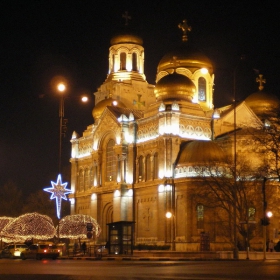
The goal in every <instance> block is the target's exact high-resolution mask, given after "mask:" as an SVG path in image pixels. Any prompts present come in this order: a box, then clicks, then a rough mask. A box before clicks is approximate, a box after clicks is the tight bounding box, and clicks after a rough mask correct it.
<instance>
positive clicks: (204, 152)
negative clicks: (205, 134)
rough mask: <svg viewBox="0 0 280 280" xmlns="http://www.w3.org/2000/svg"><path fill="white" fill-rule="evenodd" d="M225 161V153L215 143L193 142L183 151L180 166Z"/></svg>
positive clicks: (180, 156)
mask: <svg viewBox="0 0 280 280" xmlns="http://www.w3.org/2000/svg"><path fill="white" fill-rule="evenodd" d="M221 161H224V152H223V150H222V149H221V148H220V146H218V144H216V143H215V142H213V141H193V142H190V143H187V145H186V146H184V148H183V149H182V150H181V153H180V155H179V160H178V164H179V165H180V164H181V165H183V164H205V163H211V162H221Z"/></svg>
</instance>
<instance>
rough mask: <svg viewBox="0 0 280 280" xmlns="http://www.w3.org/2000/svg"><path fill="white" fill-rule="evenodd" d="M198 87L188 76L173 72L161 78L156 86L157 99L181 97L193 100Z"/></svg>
mask: <svg viewBox="0 0 280 280" xmlns="http://www.w3.org/2000/svg"><path fill="white" fill-rule="evenodd" d="M195 91H196V87H195V85H194V83H193V82H192V81H191V80H190V79H189V78H188V77H186V76H184V75H180V74H177V73H173V74H170V75H167V76H164V77H163V78H161V79H160V80H159V81H158V83H157V84H156V86H155V90H154V92H155V95H156V98H157V100H168V99H179V100H188V101H192V99H193V96H194V93H195Z"/></svg>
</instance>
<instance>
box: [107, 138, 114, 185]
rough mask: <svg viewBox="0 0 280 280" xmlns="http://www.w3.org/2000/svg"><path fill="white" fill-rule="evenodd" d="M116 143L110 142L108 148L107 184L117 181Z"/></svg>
mask: <svg viewBox="0 0 280 280" xmlns="http://www.w3.org/2000/svg"><path fill="white" fill-rule="evenodd" d="M114 146H115V141H114V140H112V139H111V140H110V141H109V142H108V144H107V147H106V182H110V181H113V180H116V156H115V153H114Z"/></svg>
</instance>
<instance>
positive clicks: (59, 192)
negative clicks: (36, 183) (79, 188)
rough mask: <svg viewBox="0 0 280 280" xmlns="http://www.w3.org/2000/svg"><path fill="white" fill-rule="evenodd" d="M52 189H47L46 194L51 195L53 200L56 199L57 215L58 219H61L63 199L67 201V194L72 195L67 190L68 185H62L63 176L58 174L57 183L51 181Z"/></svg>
mask: <svg viewBox="0 0 280 280" xmlns="http://www.w3.org/2000/svg"><path fill="white" fill-rule="evenodd" d="M51 184H52V187H51V188H45V189H44V191H45V192H49V193H51V194H52V195H51V199H54V198H55V199H56V214H57V217H58V219H60V212H61V199H64V200H67V196H66V194H69V193H72V191H71V190H69V189H67V188H66V187H67V184H68V183H62V180H61V175H60V174H58V176H57V181H56V183H55V182H53V181H51Z"/></svg>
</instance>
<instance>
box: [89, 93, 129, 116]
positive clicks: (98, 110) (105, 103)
mask: <svg viewBox="0 0 280 280" xmlns="http://www.w3.org/2000/svg"><path fill="white" fill-rule="evenodd" d="M109 106H112V107H121V108H126V106H125V105H124V104H123V103H122V102H121V101H118V100H116V99H113V98H111V97H110V98H106V99H103V100H102V101H100V102H99V103H97V104H96V105H95V106H94V108H93V110H92V116H93V118H94V120H97V119H99V118H100V116H101V115H102V113H103V112H104V110H105V109H106V107H109Z"/></svg>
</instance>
